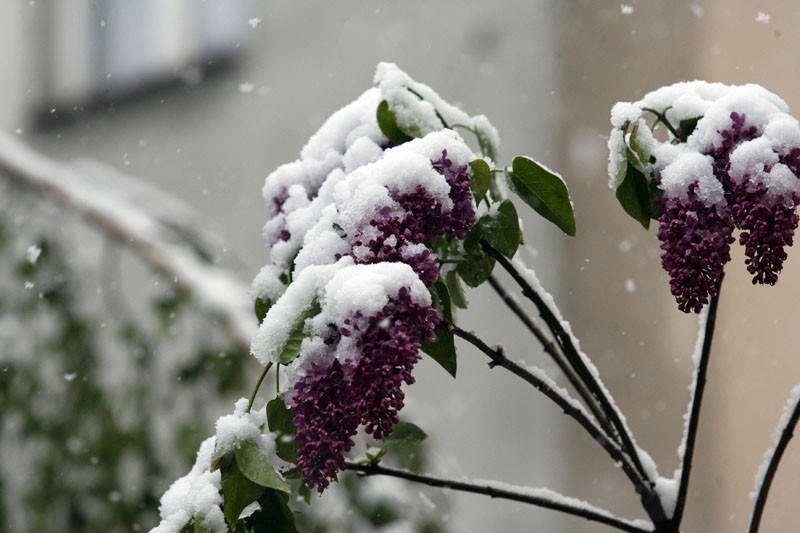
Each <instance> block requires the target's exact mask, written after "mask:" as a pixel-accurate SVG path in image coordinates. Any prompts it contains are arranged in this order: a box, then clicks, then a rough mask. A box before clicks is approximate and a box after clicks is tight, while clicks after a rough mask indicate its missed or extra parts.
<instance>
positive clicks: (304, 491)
mask: <svg viewBox="0 0 800 533" xmlns="http://www.w3.org/2000/svg"><path fill="white" fill-rule="evenodd" d="M297 495H298V496H300V497H301V498H303V501H304V502H306V505H310V504H311V489H310V488H308V486H307V485H306V484H305V483H300V486H299V487H297Z"/></svg>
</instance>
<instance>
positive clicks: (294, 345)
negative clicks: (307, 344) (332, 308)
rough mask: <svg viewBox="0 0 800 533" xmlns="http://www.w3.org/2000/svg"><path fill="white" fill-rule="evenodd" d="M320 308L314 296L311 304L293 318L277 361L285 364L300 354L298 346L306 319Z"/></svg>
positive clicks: (314, 314) (315, 314)
mask: <svg viewBox="0 0 800 533" xmlns="http://www.w3.org/2000/svg"><path fill="white" fill-rule="evenodd" d="M321 310H322V308H321V307H320V305H319V300H317V299H316V298H314V300H312V302H311V304H310V305H309V306H308V307H306V308H305V309H304V310H303V312H301V313H300V316H298V317H297V318H295V320H294V324H292V329H291V330H290V331H289V337H288V338H287V339H286V344H284V345H283V348H282V349H281V350H280V354H279V355H278V362H279V363H281V364H282V365H287V364H289V363H291V362H292V361H293V360H294V358H295V357H297V356H298V354H300V346H301V345H302V343H303V338H304V331H305V327H306V320H308V319H309V318H312V317H315V316H317V315H318V314H319V313H320V311H321Z"/></svg>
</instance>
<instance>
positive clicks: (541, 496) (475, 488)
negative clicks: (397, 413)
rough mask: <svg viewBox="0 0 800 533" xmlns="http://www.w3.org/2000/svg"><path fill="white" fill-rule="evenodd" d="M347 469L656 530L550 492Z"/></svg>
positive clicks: (374, 468) (638, 531)
mask: <svg viewBox="0 0 800 533" xmlns="http://www.w3.org/2000/svg"><path fill="white" fill-rule="evenodd" d="M346 464H347V469H348V470H351V471H353V472H360V473H361V474H364V475H367V476H373V475H382V476H391V477H396V478H400V479H405V480H408V481H413V482H415V483H422V484H424V485H428V486H431V487H440V488H447V489H451V490H457V491H461V492H471V493H473V494H483V495H485V496H489V497H490V498H499V499H503V500H513V501H517V502H521V503H527V504H530V505H536V506H538V507H544V508H546V509H553V510H556V511H561V512H562V513H567V514H570V515H573V516H578V517H581V518H585V519H586V520H591V521H593V522H600V523H602V524H606V525H609V526H612V527H615V528H617V529H619V530H621V531H630V532H634V533H644V532H649V531H652V529H645V528H643V527H642V526H640V525H638V524H636V523H634V522H632V521H630V520H625V519H622V518H617V517H616V516H614V515H613V514H611V513H610V512H609V511H606V510H605V509H600V508H597V507H595V506H592V505H589V504H587V503H584V502H578V500H575V499H573V498H568V497H565V496H562V495H561V494H558V493H556V492H554V491H551V490H549V489H525V488H517V487H511V486H509V485H505V484H502V485H500V484H497V483H494V482H491V481H477V480H476V481H471V482H470V481H456V480H453V479H446V478H441V477H435V476H430V475H424V474H415V473H414V472H409V471H407V470H400V469H396V468H387V467H384V466H380V465H377V464H358V463H351V462H348V463H346Z"/></svg>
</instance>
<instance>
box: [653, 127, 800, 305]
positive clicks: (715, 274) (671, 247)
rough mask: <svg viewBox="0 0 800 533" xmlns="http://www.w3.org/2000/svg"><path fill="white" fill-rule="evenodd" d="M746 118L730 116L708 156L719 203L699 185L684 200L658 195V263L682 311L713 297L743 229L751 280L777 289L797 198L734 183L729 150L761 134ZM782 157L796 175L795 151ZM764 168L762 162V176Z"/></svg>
mask: <svg viewBox="0 0 800 533" xmlns="http://www.w3.org/2000/svg"><path fill="white" fill-rule="evenodd" d="M746 118H747V117H746V116H745V115H744V114H740V113H737V112H732V113H731V114H730V119H731V126H730V128H729V129H725V130H721V131H719V132H718V133H719V135H720V139H721V143H720V144H719V146H715V147H713V148H712V149H710V150H708V151H707V152H706V153H705V155H708V156H711V158H712V159H713V170H714V176H715V177H716V179H717V180H718V181H719V183H720V184H721V185H722V188H723V191H724V196H725V202H723V204H722V205H706V202H704V201H703V199H702V198H700V197H699V196H698V182H697V180H695V181H692V182H690V185H689V187H688V191H687V195H686V197H685V198H682V197H675V196H668V195H666V194H665V195H663V196H662V197H661V209H662V213H661V216H660V218H659V231H658V238H659V239H660V240H661V242H662V245H661V249H662V250H664V253H663V254H662V256H661V264H662V266H663V267H664V270H666V271H667V273H668V274H669V277H670V289H671V292H672V294H673V296H675V299H676V301H677V302H678V308H679V309H680V310H681V311H684V312H687V313H688V312H695V313H699V312H700V310H701V309H702V308H703V306H704V305H706V304H707V303H708V299H709V297H710V296H714V295H715V294H716V291H717V283H718V281H719V279H720V277H721V275H722V270H723V267H724V265H725V264H726V263H727V262H728V261H730V245H731V244H732V243H733V242H734V238H733V237H732V232H733V229H734V227H738V228H739V229H740V230H741V233H740V235H739V243H740V244H741V245H742V246H744V248H745V256H746V260H745V264H746V266H747V271H748V272H749V273H750V274H752V275H753V283H754V284H756V283H758V284H767V285H774V284H775V283H776V282H777V280H778V274H779V273H780V271H781V270H782V268H783V262H784V261H785V260H786V258H787V254H786V250H785V249H786V247H788V246H791V245H792V242H793V237H794V232H795V230H796V228H797V225H798V221H799V220H800V218H798V216H797V214H796V212H795V208H796V206H797V203H798V201H800V196H798V194H797V193H785V194H775V193H773V194H771V193H770V191H768V188H767V186H766V185H765V183H764V182H763V181H761V182H755V181H754V180H753V179H752V176H750V175H749V174H745V175H744V176H742V177H741V179H738V180H734V179H732V178H731V175H730V160H731V153H732V152H733V151H734V150H736V148H737V147H738V146H740V145H741V144H742V143H743V142H746V141H750V140H753V139H756V138H757V137H759V135H760V132H759V130H758V128H757V127H756V126H754V125H748V123H747V120H746ZM779 160H780V162H781V163H783V164H785V165H786V166H787V167H788V168H789V170H790V171H791V172H792V173H793V174H794V175H795V176H797V173H798V170H800V148H792V149H790V150H788V152H787V153H786V154H784V155H781V156H779ZM769 170H770V168H769V166H768V165H765V166H764V171H765V172H769Z"/></svg>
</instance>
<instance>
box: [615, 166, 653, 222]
mask: <svg viewBox="0 0 800 533" xmlns="http://www.w3.org/2000/svg"><path fill="white" fill-rule="evenodd" d="M616 195H617V200H619V203H620V204H621V205H622V208H623V209H625V212H626V213H628V214H629V215H630V216H631V217H633V219H634V220H636V221H638V222H639V223H640V224H641V225H642V226H643V227H644V229H650V218H651V217H652V215H653V209H652V204H653V201H652V199H651V195H650V185H649V183H648V180H647V178H646V177H645V175H644V174H643V173H642V172H641V171H640V170H639V169H638V168H636V166H635V165H634V164H633V163H632V162H631V160H630V158H629V159H628V162H627V163H626V168H625V175H624V177H623V179H622V181H621V182H620V183H619V185H617V191H616Z"/></svg>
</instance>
